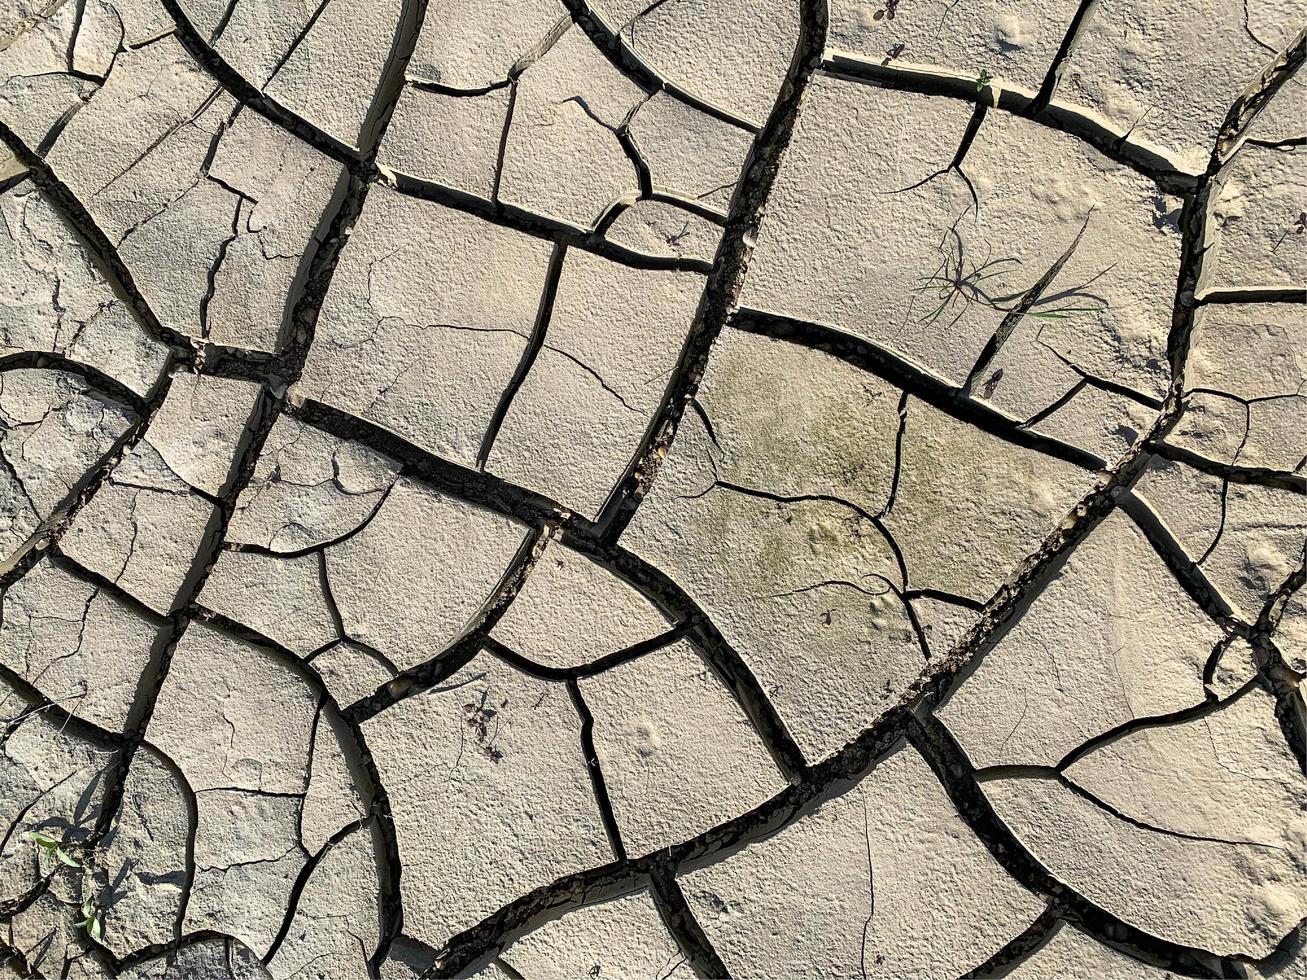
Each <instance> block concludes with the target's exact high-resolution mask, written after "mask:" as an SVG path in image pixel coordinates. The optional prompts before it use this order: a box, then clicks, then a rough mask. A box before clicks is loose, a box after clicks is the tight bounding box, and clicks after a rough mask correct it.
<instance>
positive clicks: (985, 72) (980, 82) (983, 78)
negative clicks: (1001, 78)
mask: <svg viewBox="0 0 1307 980" xmlns="http://www.w3.org/2000/svg"><path fill="white" fill-rule="evenodd" d="M993 80H994V76H993V75H991V74H990V73H989V69H988V68H982V69H980V74H979V75H977V76H976V94H977V95H979V94H980V93H981V92H983V91H985V86H987V85H988V84H989V83H990V82H992V81H993Z"/></svg>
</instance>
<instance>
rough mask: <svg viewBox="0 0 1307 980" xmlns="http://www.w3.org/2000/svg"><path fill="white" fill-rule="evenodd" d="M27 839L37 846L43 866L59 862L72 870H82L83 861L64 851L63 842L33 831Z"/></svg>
mask: <svg viewBox="0 0 1307 980" xmlns="http://www.w3.org/2000/svg"><path fill="white" fill-rule="evenodd" d="M27 839H28V840H30V841H31V842H32V843H34V844H35V845H36V846H37V848H38V851H37V853H39V854H40V855H41V861H42V863H43V866H44V862H46V861H47V860H48V861H58V862H59V863H60V864H66V865H68V867H70V868H80V867H81V866H82V862H81V861H79V860H77V858H75V857H73V856H72V855H71V854H69V853H68V852H67V851H65V850H64V848H63V843H62V842H60V841H57V840H55V839H54V838H53V837H51V836H50V835H49V834H43V833H42V832H41V831H39V830H31V831H28V833H27Z"/></svg>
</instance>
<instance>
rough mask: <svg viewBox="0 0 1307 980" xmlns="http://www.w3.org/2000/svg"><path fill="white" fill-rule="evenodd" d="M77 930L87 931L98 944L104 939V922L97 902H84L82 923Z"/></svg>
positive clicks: (89, 900)
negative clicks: (96, 905) (96, 904)
mask: <svg viewBox="0 0 1307 980" xmlns="http://www.w3.org/2000/svg"><path fill="white" fill-rule="evenodd" d="M77 928H78V929H85V930H86V934H87V935H88V936H90V937H91V938H92V939H94V940H95V941H96V942H97V943H98V942H99V941H100V940H101V939H103V938H104V920H103V919H102V918H100V913H99V911H98V910H97V909H96V907H95V902H94V901H92V900H91V899H89V898H88V899H86V900H85V901H84V902H82V921H81V922H79V923H77Z"/></svg>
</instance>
